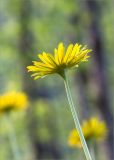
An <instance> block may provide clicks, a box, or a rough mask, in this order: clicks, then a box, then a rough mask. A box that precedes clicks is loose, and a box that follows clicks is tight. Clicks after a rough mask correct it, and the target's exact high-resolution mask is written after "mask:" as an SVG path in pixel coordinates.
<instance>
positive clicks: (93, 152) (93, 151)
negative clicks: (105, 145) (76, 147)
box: [90, 144, 95, 160]
mask: <svg viewBox="0 0 114 160" xmlns="http://www.w3.org/2000/svg"><path fill="white" fill-rule="evenodd" d="M90 151H91V155H92V158H93V160H95V149H94V145H93V144H91V146H90Z"/></svg>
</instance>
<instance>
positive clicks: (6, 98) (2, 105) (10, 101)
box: [0, 91, 28, 113]
mask: <svg viewBox="0 0 114 160" xmlns="http://www.w3.org/2000/svg"><path fill="white" fill-rule="evenodd" d="M27 104H28V100H27V96H26V94H25V93H21V92H14V91H12V92H8V93H5V94H3V95H0V113H3V112H9V111H12V110H23V109H25V108H26V107H27Z"/></svg>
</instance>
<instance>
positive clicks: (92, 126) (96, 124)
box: [68, 117, 108, 147]
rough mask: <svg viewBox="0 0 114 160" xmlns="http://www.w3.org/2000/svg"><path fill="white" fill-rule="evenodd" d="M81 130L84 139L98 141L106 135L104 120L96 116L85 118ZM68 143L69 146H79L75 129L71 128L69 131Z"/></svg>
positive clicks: (79, 142)
mask: <svg viewBox="0 0 114 160" xmlns="http://www.w3.org/2000/svg"><path fill="white" fill-rule="evenodd" d="M81 128H82V131H83V134H84V137H85V139H86V140H87V141H88V140H94V141H99V140H103V139H104V138H105V137H106V135H107V131H108V129H107V126H106V124H105V122H104V121H100V120H99V119H97V118H94V117H93V118H91V119H89V120H85V121H84V122H83V123H82V126H81ZM68 143H69V145H70V146H74V147H81V146H82V145H81V141H80V138H79V135H78V132H77V130H76V129H73V130H72V131H71V133H70V136H69V139H68Z"/></svg>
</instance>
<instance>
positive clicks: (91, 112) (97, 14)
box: [0, 0, 114, 160]
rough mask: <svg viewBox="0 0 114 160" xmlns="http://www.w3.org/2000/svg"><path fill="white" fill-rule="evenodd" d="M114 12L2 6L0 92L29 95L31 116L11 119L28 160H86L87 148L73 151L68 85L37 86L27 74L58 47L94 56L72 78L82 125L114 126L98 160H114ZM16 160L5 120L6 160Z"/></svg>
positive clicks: (57, 1)
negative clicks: (96, 120)
mask: <svg viewBox="0 0 114 160" xmlns="http://www.w3.org/2000/svg"><path fill="white" fill-rule="evenodd" d="M113 6H114V2H113V0H108V1H107V0H1V1H0V94H1V95H2V94H3V93H5V92H7V91H12V90H15V91H24V92H25V93H26V94H27V95H28V97H29V107H28V109H27V111H25V112H20V113H15V114H13V116H12V121H13V124H14V127H15V131H16V137H17V142H18V146H19V149H20V153H21V157H22V159H21V160H38V159H39V160H76V159H77V160H82V159H84V153H83V150H82V149H77V148H71V147H69V146H68V137H69V133H70V131H71V130H72V129H73V128H74V122H73V119H72V115H71V112H70V109H69V105H68V102H67V99H66V94H65V89H64V85H63V81H62V79H61V78H60V77H59V76H56V75H54V76H49V77H46V78H44V79H40V80H38V81H34V80H33V79H32V78H31V77H30V74H28V73H27V69H26V66H28V65H31V64H32V61H33V60H37V54H38V53H42V52H43V51H47V52H51V53H53V50H54V48H55V47H56V46H57V45H58V43H59V42H64V44H65V45H66V46H67V45H68V44H69V43H76V42H78V43H81V44H86V45H87V46H88V47H89V48H92V50H93V51H92V53H91V58H90V59H89V61H88V63H86V64H81V65H80V67H79V68H78V69H76V70H74V71H71V72H69V74H68V77H69V83H70V86H71V90H72V94H73V99H74V103H75V104H76V105H77V111H78V114H79V119H80V122H81V121H82V120H83V119H86V118H88V117H91V116H96V117H100V118H101V119H103V120H104V121H105V122H106V124H107V126H108V130H109V131H108V136H107V138H106V140H104V141H103V142H102V143H99V144H97V147H96V148H97V151H96V152H97V154H96V156H97V157H96V160H101V159H103V160H113V159H114V157H113V142H114V139H113V137H114V134H113V125H114V121H113V116H114V110H113V109H114V108H113V105H114V98H113V96H114V81H113V79H114V69H113V67H114V62H113V59H114V54H113V52H114V49H113V45H114V36H113V31H114V9H113ZM13 159H14V158H13V155H12V151H11V148H10V146H9V142H8V138H7V128H5V125H4V122H3V120H2V117H1V118H0V160H13Z"/></svg>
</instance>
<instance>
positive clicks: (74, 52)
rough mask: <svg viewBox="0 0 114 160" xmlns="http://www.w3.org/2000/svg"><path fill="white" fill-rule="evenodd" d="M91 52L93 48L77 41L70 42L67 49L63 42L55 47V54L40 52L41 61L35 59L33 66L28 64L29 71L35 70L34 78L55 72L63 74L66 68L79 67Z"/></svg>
mask: <svg viewBox="0 0 114 160" xmlns="http://www.w3.org/2000/svg"><path fill="white" fill-rule="evenodd" d="M89 52H91V50H89V49H87V47H86V46H82V45H79V44H77V43H76V44H75V45H73V44H70V45H69V46H68V48H67V49H66V51H65V47H64V45H63V43H60V44H59V45H58V49H56V48H55V50H54V55H52V54H50V53H45V52H43V53H42V54H39V55H38V57H39V58H40V60H41V61H38V62H37V61H33V66H28V67H27V69H28V71H29V72H34V74H32V76H34V77H35V78H34V79H38V78H41V77H44V76H47V75H50V74H54V73H58V74H60V75H62V74H63V73H64V70H66V69H71V68H74V67H77V66H78V64H79V63H80V62H83V61H87V60H88V58H89V56H88V53H89Z"/></svg>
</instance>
